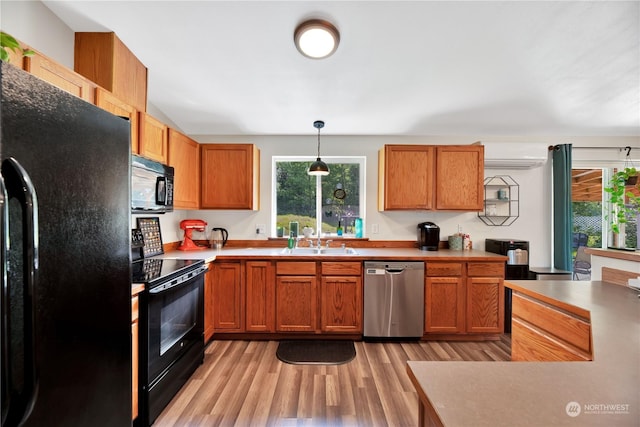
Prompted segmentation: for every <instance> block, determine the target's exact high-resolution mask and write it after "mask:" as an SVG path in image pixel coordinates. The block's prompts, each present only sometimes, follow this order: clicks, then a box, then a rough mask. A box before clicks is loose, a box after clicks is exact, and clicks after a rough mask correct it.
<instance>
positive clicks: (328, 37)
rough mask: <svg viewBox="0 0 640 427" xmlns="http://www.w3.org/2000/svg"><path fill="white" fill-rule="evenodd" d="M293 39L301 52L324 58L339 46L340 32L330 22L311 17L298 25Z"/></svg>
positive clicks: (314, 57) (307, 55) (309, 55)
mask: <svg viewBox="0 0 640 427" xmlns="http://www.w3.org/2000/svg"><path fill="white" fill-rule="evenodd" d="M293 40H294V41H295V43H296V47H297V48H298V50H299V51H300V53H301V54H303V55H304V56H306V57H308V58H313V59H322V58H326V57H327V56H330V55H331V54H332V53H333V52H335V51H336V49H337V48H338V44H339V43H340V33H339V32H338V29H337V28H336V27H335V26H333V24H331V23H330V22H327V21H323V20H321V19H310V20H308V21H304V22H303V23H302V24H300V25H298V27H297V28H296V30H295V32H294V33H293Z"/></svg>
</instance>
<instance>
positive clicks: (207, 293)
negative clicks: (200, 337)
mask: <svg viewBox="0 0 640 427" xmlns="http://www.w3.org/2000/svg"><path fill="white" fill-rule="evenodd" d="M213 283H214V272H213V263H209V271H207V272H206V273H205V274H204V343H205V344H206V343H208V342H209V340H210V339H211V337H212V336H213V323H214V321H215V317H214V314H213V313H214V302H215V300H214V295H213V294H214V292H213V288H214V286H213Z"/></svg>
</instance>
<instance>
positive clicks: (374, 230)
mask: <svg viewBox="0 0 640 427" xmlns="http://www.w3.org/2000/svg"><path fill="white" fill-rule="evenodd" d="M371 233H373V234H378V233H380V227H379V226H378V224H371Z"/></svg>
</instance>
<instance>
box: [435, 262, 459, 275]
mask: <svg viewBox="0 0 640 427" xmlns="http://www.w3.org/2000/svg"><path fill="white" fill-rule="evenodd" d="M427 276H435V277H443V276H462V263H461V262H427Z"/></svg>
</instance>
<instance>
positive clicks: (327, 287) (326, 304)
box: [320, 276, 362, 333]
mask: <svg viewBox="0 0 640 427" xmlns="http://www.w3.org/2000/svg"><path fill="white" fill-rule="evenodd" d="M321 289H322V290H321V299H320V307H321V319H320V326H321V329H322V331H323V332H346V333H362V279H361V278H360V277H359V276H324V277H322V288H321Z"/></svg>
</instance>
